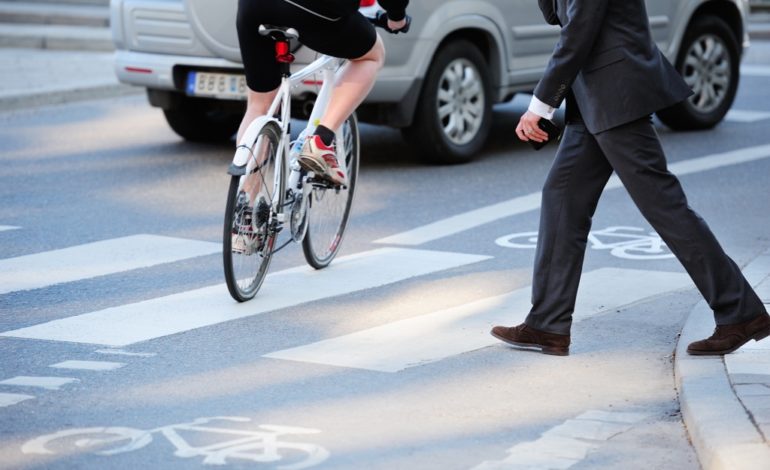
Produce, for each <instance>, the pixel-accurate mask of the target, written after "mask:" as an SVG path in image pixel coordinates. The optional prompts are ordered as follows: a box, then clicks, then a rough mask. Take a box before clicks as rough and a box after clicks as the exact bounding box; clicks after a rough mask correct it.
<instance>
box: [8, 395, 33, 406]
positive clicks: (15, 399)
mask: <svg viewBox="0 0 770 470" xmlns="http://www.w3.org/2000/svg"><path fill="white" fill-rule="evenodd" d="M33 398H35V397H33V396H32V395H23V394H21V393H0V408H4V407H6V406H11V405H15V404H17V403H21V402H23V401H24V400H31V399H33Z"/></svg>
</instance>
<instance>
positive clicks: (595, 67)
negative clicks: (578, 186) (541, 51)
mask: <svg viewBox="0 0 770 470" xmlns="http://www.w3.org/2000/svg"><path fill="white" fill-rule="evenodd" d="M538 2H539V4H540V9H541V10H542V11H543V16H544V17H545V19H546V21H547V22H549V23H551V24H559V25H561V27H562V29H561V36H560V38H559V42H558V44H557V45H556V48H555V49H554V52H553V55H552V56H551V60H550V61H549V62H548V66H547V67H546V70H545V74H544V75H543V78H542V79H541V80H540V83H538V85H537V88H536V89H535V96H536V97H537V98H538V99H539V100H540V101H542V102H544V103H546V104H548V105H550V106H553V107H554V108H557V107H559V105H560V104H561V102H562V101H563V100H564V99H565V97H566V95H567V93H568V92H569V91H570V89H571V91H572V94H573V96H574V99H575V102H576V103H577V106H578V107H579V108H580V114H581V115H582V118H583V121H584V122H585V125H586V127H587V128H588V131H589V132H591V133H592V134H597V133H599V132H603V131H606V130H608V129H612V128H613V127H617V126H620V125H622V124H626V123H628V122H631V121H634V120H637V119H639V118H642V117H644V116H649V115H651V114H652V113H654V112H656V111H659V110H661V109H663V108H667V107H669V106H672V105H674V104H676V103H679V102H680V101H682V100H684V99H685V98H687V97H688V96H690V95H691V94H692V90H690V88H689V87H688V86H687V84H686V83H685V82H684V80H682V77H681V76H680V75H679V73H678V72H677V71H676V69H674V67H673V66H672V65H671V63H669V62H668V60H667V59H666V58H665V57H664V56H663V54H662V53H661V52H660V50H659V49H658V47H657V46H656V45H655V43H654V41H653V40H652V35H651V33H650V25H649V20H648V18H647V8H646V7H645V4H644V0H538Z"/></svg>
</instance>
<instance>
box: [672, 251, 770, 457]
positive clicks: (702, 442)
mask: <svg viewBox="0 0 770 470" xmlns="http://www.w3.org/2000/svg"><path fill="white" fill-rule="evenodd" d="M743 273H744V275H745V276H746V278H747V279H748V281H749V282H750V283H751V285H753V286H754V287H755V289H756V290H757V294H759V296H760V298H761V299H762V302H763V303H765V305H766V306H767V307H768V309H770V250H768V251H766V252H765V253H764V254H762V255H761V256H759V257H758V258H757V259H755V260H754V261H752V262H751V263H750V264H749V265H748V266H746V268H745V269H744V270H743ZM713 330H714V316H713V313H712V311H711V309H710V308H709V306H708V305H707V304H706V302H705V301H702V302H701V303H699V304H698V305H697V306H696V307H695V308H694V309H693V311H692V312H691V313H690V316H689V318H688V319H687V322H686V323H685V326H684V328H683V329H682V334H681V336H680V338H679V344H678V345H677V348H676V356H675V362H674V369H675V375H676V385H677V390H678V392H679V404H680V406H681V408H682V416H683V417H684V423H685V426H686V427H687V432H688V434H689V435H690V440H691V441H692V443H693V445H694V446H695V451H696V453H697V454H698V459H699V460H700V463H701V465H702V466H703V468H704V469H705V470H716V469H724V470H728V469H729V470H744V469H745V470H764V469H770V338H765V339H764V340H762V341H759V342H756V341H750V342H749V343H748V344H746V345H745V346H743V347H742V348H741V349H739V350H738V351H736V352H734V353H732V354H728V355H725V356H724V357H722V356H716V357H713V356H712V357H709V356H690V355H688V354H687V352H686V350H687V345H688V344H689V343H691V342H692V341H696V340H699V339H703V338H706V337H708V336H710V335H711V333H712V331H713Z"/></svg>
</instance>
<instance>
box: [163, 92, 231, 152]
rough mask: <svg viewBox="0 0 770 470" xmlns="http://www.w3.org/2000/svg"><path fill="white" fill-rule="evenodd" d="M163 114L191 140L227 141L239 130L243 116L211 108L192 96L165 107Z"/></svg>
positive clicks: (172, 127) (170, 123)
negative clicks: (168, 107)
mask: <svg viewBox="0 0 770 470" xmlns="http://www.w3.org/2000/svg"><path fill="white" fill-rule="evenodd" d="M163 114H164V115H165V116H166V121H167V122H168V125H169V126H171V129H173V130H174V132H176V133H177V134H179V136H180V137H182V138H184V139H185V140H189V141H191V142H225V141H227V140H229V139H230V138H232V136H233V135H234V134H235V133H236V132H237V131H238V126H239V125H240V123H241V118H242V117H243V116H242V115H240V114H235V113H233V112H232V111H223V110H218V109H210V108H209V107H207V106H205V105H204V104H203V103H198V102H196V101H194V100H192V99H190V98H185V99H184V101H182V102H181V103H179V105H178V106H174V107H173V108H170V109H164V110H163Z"/></svg>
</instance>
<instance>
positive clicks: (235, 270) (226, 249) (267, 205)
mask: <svg viewBox="0 0 770 470" xmlns="http://www.w3.org/2000/svg"><path fill="white" fill-rule="evenodd" d="M280 142H281V130H280V128H278V126H277V125H275V124H273V123H269V124H267V125H265V126H264V127H263V128H262V129H261V130H260V131H259V133H258V134H257V137H256V139H255V140H254V144H253V145H252V146H251V155H252V156H251V159H250V163H249V164H248V165H247V168H248V169H247V174H246V175H243V176H233V177H232V179H231V180H230V188H229V190H228V193H227V206H226V209H225V220H224V232H223V239H222V256H223V261H224V263H223V264H224V271H225V281H226V283H227V290H228V291H229V292H230V295H231V296H232V297H233V298H234V299H235V300H237V301H238V302H245V301H247V300H251V299H253V298H254V296H255V295H256V294H257V291H259V288H260V287H261V286H262V282H263V281H264V279H265V276H266V275H267V269H268V267H269V266H270V260H271V259H272V257H273V250H274V248H275V240H276V238H277V236H278V230H279V226H278V221H277V217H276V212H277V210H278V209H279V208H282V205H283V196H284V192H285V189H284V186H285V182H284V175H285V168H284V159H283V158H282V155H279V153H278V148H279V144H280ZM276 172H278V176H280V177H278V178H276ZM252 175H253V176H252ZM249 178H257V179H256V180H254V179H249ZM254 181H256V182H257V183H255V184H259V191H258V192H257V194H256V195H255V196H254V197H253V200H252V201H247V203H246V205H245V206H244V196H243V194H245V193H244V191H243V187H244V186H245V185H248V184H250V183H253V182H254ZM247 199H248V198H247ZM249 206H251V217H250V223H249V224H248V226H247V225H245V223H244V220H247V219H249V216H248V215H247V212H248V211H247V210H246V209H248V208H249ZM239 237H240V238H239ZM234 245H235V247H234Z"/></svg>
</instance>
